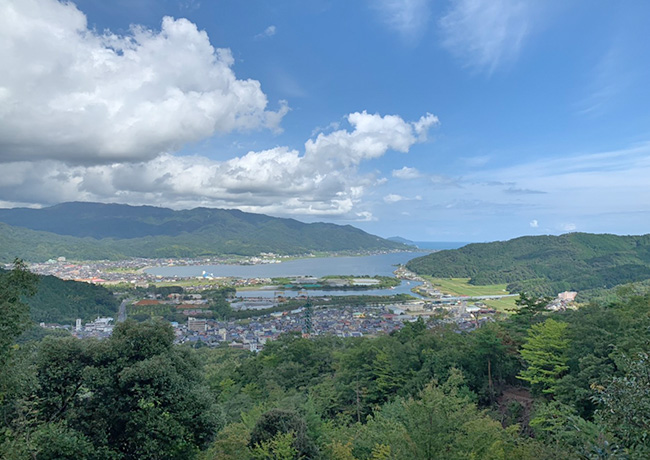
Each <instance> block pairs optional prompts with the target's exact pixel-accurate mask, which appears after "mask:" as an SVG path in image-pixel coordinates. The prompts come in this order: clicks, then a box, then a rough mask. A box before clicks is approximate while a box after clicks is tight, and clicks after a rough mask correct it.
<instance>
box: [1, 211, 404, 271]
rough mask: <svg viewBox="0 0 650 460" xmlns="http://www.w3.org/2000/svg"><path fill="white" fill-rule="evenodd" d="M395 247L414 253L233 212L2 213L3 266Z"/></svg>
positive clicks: (350, 234)
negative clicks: (65, 260)
mask: <svg viewBox="0 0 650 460" xmlns="http://www.w3.org/2000/svg"><path fill="white" fill-rule="evenodd" d="M392 249H408V248H407V246H405V245H403V244H401V243H398V242H394V241H388V240H386V239H383V238H380V237H378V236H374V235H370V234H368V233H366V232H364V231H362V230H360V229H358V228H355V227H352V226H351V225H335V224H329V223H312V224H305V223H302V222H299V221H297V220H294V219H281V218H276V217H270V216H266V215H263V214H252V213H246V212H242V211H239V210H233V209H230V210H227V209H212V208H196V209H189V210H182V211H174V210H171V209H166V208H158V207H153V206H129V205H124V204H102V203H80V202H73V203H63V204H59V205H56V206H52V207H49V208H43V209H29V208H14V209H0V261H11V260H13V258H14V257H20V258H23V259H25V260H29V261H34V262H36V261H43V260H47V259H49V258H52V257H58V256H64V257H68V258H72V259H83V260H98V259H120V258H126V257H150V258H157V257H200V256H211V255H220V254H235V255H244V256H245V255H255V254H259V253H260V252H274V253H278V254H300V253H305V252H312V251H328V252H329V251H376V250H392Z"/></svg>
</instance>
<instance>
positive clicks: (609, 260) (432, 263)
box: [407, 233, 650, 295]
mask: <svg viewBox="0 0 650 460" xmlns="http://www.w3.org/2000/svg"><path fill="white" fill-rule="evenodd" d="M407 267H408V268H409V270H412V271H414V272H415V273H418V274H421V275H431V276H433V277H438V278H441V277H453V278H471V280H470V283H471V284H475V285H484V284H493V283H508V290H509V291H511V292H524V291H526V292H532V293H537V294H549V295H555V294H557V293H558V292H561V291H565V290H577V291H583V290H589V289H596V288H611V287H613V286H616V285H618V284H622V283H629V282H634V281H642V280H645V279H648V278H650V234H647V235H640V236H618V235H611V234H591V233H568V234H565V235H560V236H525V237H520V238H515V239H512V240H509V241H497V242H493V243H474V244H469V245H467V246H464V247H462V248H460V249H455V250H447V251H439V252H435V253H432V254H429V255H426V256H423V257H418V258H416V259H413V260H411V261H409V262H408V264H407Z"/></svg>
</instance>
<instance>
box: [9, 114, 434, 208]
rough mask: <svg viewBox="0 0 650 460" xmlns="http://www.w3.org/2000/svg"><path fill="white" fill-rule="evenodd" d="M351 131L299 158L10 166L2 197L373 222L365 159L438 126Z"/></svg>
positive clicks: (430, 119) (393, 123)
mask: <svg viewBox="0 0 650 460" xmlns="http://www.w3.org/2000/svg"><path fill="white" fill-rule="evenodd" d="M347 121H348V123H349V125H350V129H339V130H336V131H333V132H330V133H328V134H324V133H320V134H318V135H317V136H316V137H315V138H314V139H309V140H308V141H307V142H306V143H305V147H304V152H298V151H297V150H293V149H289V148H287V147H276V148H273V149H268V150H263V151H256V152H249V153H247V154H246V155H243V156H240V157H235V158H232V159H230V160H227V161H215V160H211V159H208V158H206V157H201V156H174V155H171V154H162V155H159V156H157V157H156V158H154V159H151V160H146V161H140V162H122V163H112V164H98V165H69V164H66V163H64V162H62V161H57V160H54V159H52V160H44V161H32V162H26V161H21V162H9V163H5V164H4V165H3V168H4V169H5V171H6V172H7V173H6V174H5V175H3V176H2V177H0V197H1V198H2V199H4V200H5V201H9V202H21V203H44V204H51V203H58V202H61V201H70V200H83V201H104V202H128V203H132V204H157V205H163V206H170V203H173V205H172V206H173V207H176V208H186V207H193V206H216V207H228V208H233V207H234V208H238V209H241V210H244V211H250V212H263V213H268V214H273V215H301V216H331V217H343V218H346V219H349V220H370V219H372V214H371V213H370V212H369V211H368V210H365V209H363V208H362V206H360V202H361V198H362V197H363V195H364V193H365V191H366V188H367V187H370V186H372V185H373V184H375V182H376V178H375V176H374V175H373V174H366V175H363V174H360V173H359V165H360V164H361V163H362V162H363V161H367V160H371V159H374V158H378V157H381V156H383V155H384V154H386V152H388V151H389V150H393V151H397V152H403V153H406V152H408V150H409V149H410V148H411V147H412V146H413V145H414V144H416V143H419V142H423V141H424V140H425V139H426V133H427V130H428V129H430V128H431V127H432V126H434V125H435V124H437V122H438V120H437V118H436V117H435V116H433V115H431V114H427V115H425V116H423V117H421V118H420V119H419V120H417V121H415V122H407V121H405V120H403V119H402V118H401V117H399V116H395V115H386V116H380V115H377V114H369V113H366V112H355V113H351V114H349V115H348V116H347Z"/></svg>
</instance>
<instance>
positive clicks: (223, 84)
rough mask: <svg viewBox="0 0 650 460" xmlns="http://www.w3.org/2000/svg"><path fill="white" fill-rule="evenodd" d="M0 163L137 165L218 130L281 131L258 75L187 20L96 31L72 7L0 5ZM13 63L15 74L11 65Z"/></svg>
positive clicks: (44, 2) (46, 2)
mask: <svg viewBox="0 0 650 460" xmlns="http://www.w3.org/2000/svg"><path fill="white" fill-rule="evenodd" d="M0 44H1V45H0V62H2V67H3V69H5V70H4V71H2V72H0V161H20V160H30V159H59V160H64V161H68V162H76V163H84V164H95V163H109V162H112V161H141V160H146V159H151V158H153V157H155V156H157V155H158V154H160V153H161V152H171V151H175V150H176V149H179V148H180V147H181V146H182V145H183V144H185V143H187V142H191V141H197V140H200V139H203V138H206V137H209V136H212V135H213V134H215V133H228V132H232V131H235V130H251V129H259V128H270V129H273V130H277V129H279V123H280V121H281V119H282V117H283V115H284V114H285V113H286V112H287V110H288V108H287V106H286V104H285V103H281V104H280V108H279V109H278V111H275V112H274V111H270V110H268V108H267V106H268V101H267V97H266V95H265V94H264V93H263V92H262V90H261V86H260V83H259V82H258V81H256V80H241V79H237V77H236V76H235V73H234V72H233V70H232V66H233V63H234V60H233V57H232V55H231V53H230V50H228V49H217V48H214V47H213V46H212V45H211V44H210V40H209V38H208V35H207V34H206V33H205V32H204V31H200V30H198V29H197V27H196V25H195V24H193V23H192V22H190V21H188V20H186V19H174V18H171V17H165V18H163V20H162V24H161V28H160V30H159V31H155V30H149V29H147V28H144V27H141V26H132V27H131V29H130V31H129V32H128V34H126V35H116V34H113V33H111V32H110V31H105V32H103V33H98V32H96V31H94V30H92V29H89V28H88V25H87V21H86V17H85V15H84V14H83V13H82V12H81V11H79V10H78V9H77V8H76V7H75V5H74V4H72V3H60V2H58V1H56V0H4V1H2V2H0ZM9 69H10V70H9Z"/></svg>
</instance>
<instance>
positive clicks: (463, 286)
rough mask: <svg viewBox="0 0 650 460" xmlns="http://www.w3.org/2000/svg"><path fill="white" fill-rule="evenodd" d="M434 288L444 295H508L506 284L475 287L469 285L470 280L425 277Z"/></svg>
mask: <svg viewBox="0 0 650 460" xmlns="http://www.w3.org/2000/svg"><path fill="white" fill-rule="evenodd" d="M423 278H424V279H426V280H427V281H429V282H430V283H431V284H432V285H433V287H435V288H437V289H438V290H440V291H441V292H442V293H443V294H451V295H456V296H460V295H469V296H473V295H504V294H508V291H507V290H506V284H505V283H504V284H488V285H486V286H474V285H471V284H469V278H432V277H430V276H423Z"/></svg>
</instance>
